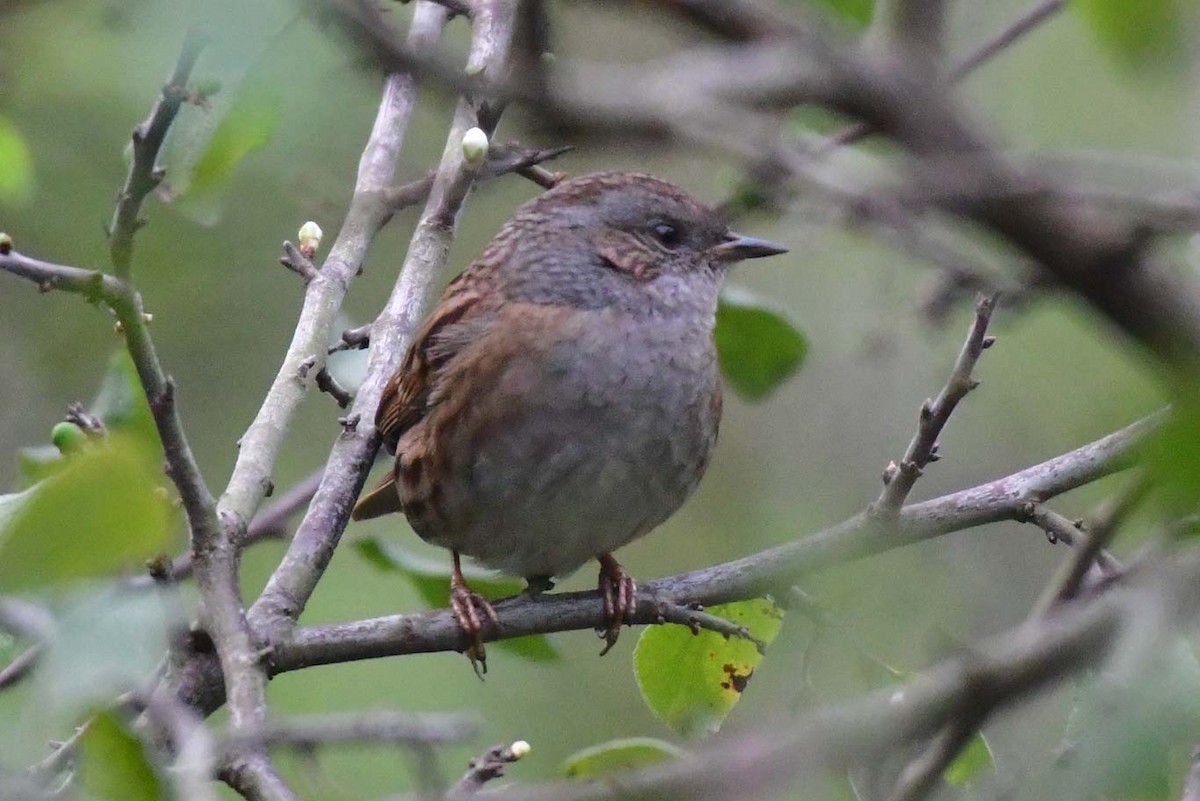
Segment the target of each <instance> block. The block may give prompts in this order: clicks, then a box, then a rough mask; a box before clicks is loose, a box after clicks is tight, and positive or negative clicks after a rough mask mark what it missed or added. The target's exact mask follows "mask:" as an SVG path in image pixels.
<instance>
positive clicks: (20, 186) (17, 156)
mask: <svg viewBox="0 0 1200 801" xmlns="http://www.w3.org/2000/svg"><path fill="white" fill-rule="evenodd" d="M32 196H33V156H32V155H31V154H30V152H29V146H28V145H26V144H25V139H24V138H23V137H22V136H21V132H20V131H18V130H17V129H16V127H15V126H14V125H13V124H12V123H11V122H9V121H8V119H7V118H6V117H2V116H0V204H5V205H10V206H20V205H23V204H24V203H26V202H28V200H29V198H31V197H32Z"/></svg>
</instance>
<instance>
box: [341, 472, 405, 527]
mask: <svg viewBox="0 0 1200 801" xmlns="http://www.w3.org/2000/svg"><path fill="white" fill-rule="evenodd" d="M400 511H403V508H402V507H401V506H400V494H399V493H398V492H396V477H395V475H393V474H392V473H388V475H387V478H385V479H384V480H383V481H381V482H380V483H379V485H378V486H376V487H375V489H373V490H371V491H370V492H368V493H366V494H365V495H363V496H362V497H361V498H359V499H358V503H356V504H354V510H353V511H352V512H350V517H351V518H353V519H354V520H370V519H371V518H373V517H382V516H383V515H390V514H392V513H393V512H400Z"/></svg>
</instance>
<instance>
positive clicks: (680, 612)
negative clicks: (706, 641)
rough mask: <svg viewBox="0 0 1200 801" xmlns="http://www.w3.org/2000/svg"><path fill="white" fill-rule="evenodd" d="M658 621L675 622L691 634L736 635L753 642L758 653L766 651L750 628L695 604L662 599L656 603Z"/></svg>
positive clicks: (765, 647)
mask: <svg viewBox="0 0 1200 801" xmlns="http://www.w3.org/2000/svg"><path fill="white" fill-rule="evenodd" d="M658 612H659V615H658V617H659V619H658V621H657V622H660V623H676V624H678V625H680V626H686V627H687V628H689V629H691V630H692V633H693V634H699V633H700V632H701V631H711V632H715V633H716V634H720V635H721V636H723V637H726V638H728V637H736V638H737V639H739V640H747V641H748V642H752V643H754V647H755V648H757V649H758V652H759V653H760V654H765V653H766V652H767V644H766V643H765V642H763V641H762V640H760V639H759V638H758V637H755V636H754V635H753V634H751V633H750V629H748V628H746V627H745V626H739V625H738V624H737V623H734V622H733V621H731V620H726V619H725V618H723V617H718V616H716V615H710V614H709V613H708V612H705V611H704V609H703V608H702V607H699V606H697V605H693V606H682V605H680V604H677V603H672V602H670V601H662V602H660V603H659V604H658Z"/></svg>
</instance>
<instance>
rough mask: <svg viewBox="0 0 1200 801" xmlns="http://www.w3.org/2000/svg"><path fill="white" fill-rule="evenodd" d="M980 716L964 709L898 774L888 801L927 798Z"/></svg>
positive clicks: (968, 739)
mask: <svg viewBox="0 0 1200 801" xmlns="http://www.w3.org/2000/svg"><path fill="white" fill-rule="evenodd" d="M984 717H985V716H984V715H983V714H981V713H980V711H979V710H968V711H966V712H965V713H964V714H963V716H962V717H961V718H956V719H954V720H952V721H951V722H950V723H948V724H946V727H945V728H943V729H942V730H941V731H940V732H938V733H937V734H935V735H934V737H933V739H932V740H931V741H930V742H929V744H928V745H927V746H926V747H925V748H924V749H923V750H922V751H921V753H920V754H919V755H918V756H917V757H916V758H915V759H913V760H912V761H911V762H909V763H908V764H907V765H905V766H904V769H903V770H902V771H900V777H899V778H898V779H897V780H896V787H895V788H894V789H893V790H892V794H891V795H890V796H888V798H889V801H921V799H923V798H925V797H927V796H928V795H929V794H930V793H931V792H932V791H933V790H934V789H935V788H936V787H937V785H938V783H939V782H940V781H941V778H942V775H943V774H944V773H945V771H946V768H948V767H949V766H950V763H952V762H953V761H954V760H955V759H956V758H957V757H958V755H959V753H961V752H962V750H963V749H964V748H966V746H967V745H968V744H969V743H970V742H971V740H972V739H973V738H974V737H975V736H976V734H977V732H978V731H979V727H980V725H982V724H983V720H984Z"/></svg>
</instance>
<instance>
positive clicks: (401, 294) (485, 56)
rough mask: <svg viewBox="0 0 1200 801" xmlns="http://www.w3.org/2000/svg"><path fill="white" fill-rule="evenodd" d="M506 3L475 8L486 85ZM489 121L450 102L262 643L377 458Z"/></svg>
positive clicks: (329, 544)
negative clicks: (380, 418) (386, 399)
mask: <svg viewBox="0 0 1200 801" xmlns="http://www.w3.org/2000/svg"><path fill="white" fill-rule="evenodd" d="M512 6H513V4H512V2H510V1H509V0H490V2H483V3H480V4H478V5H477V6H476V7H475V8H474V13H473V15H472V45H471V55H470V57H469V59H468V65H467V72H468V73H470V74H477V73H482V75H483V78H484V79H485V80H497V79H498V78H499V76H500V75H501V74H502V71H503V68H504V63H505V58H506V54H507V52H508V46H509V41H510V39H511V36H512V16H513V8H512ZM487 116H489V115H486V114H482V113H481V109H480V108H477V107H476V106H475V104H473V103H472V102H470V101H468V100H465V99H464V100H461V101H460V102H459V104H458V108H457V111H456V113H455V117H454V123H453V125H452V126H451V129H450V133H449V136H448V137H447V140H446V146H445V150H444V151H443V154H442V162H441V166H440V167H439V168H438V173H437V176H436V177H435V178H434V181H433V186H432V189H431V192H430V197H429V201H428V202H427V203H426V206H425V211H424V213H423V214H422V215H421V219H420V221H419V222H418V223H417V227H416V230H415V232H414V233H413V237H412V241H411V242H410V243H409V248H408V254H407V256H406V258H405V262H404V267H403V269H402V271H401V273H400V277H399V280H398V281H397V284H396V287H395V289H394V290H393V291H392V295H391V297H390V298H389V299H388V303H387V306H386V307H385V308H384V310H383V312H382V313H381V314H380V316H379V318H378V319H377V320H376V321H375V324H374V326H373V327H372V331H371V350H370V356H369V358H368V362H367V375H366V378H365V379H364V380H363V383H362V385H361V386H360V387H359V389H358V393H357V394H356V395H355V398H354V405H353V407H352V409H351V411H350V414H349V415H348V417H347V425H346V426H345V428H344V430H343V434H342V437H341V438H340V439H339V440H338V442H337V443H336V444H335V445H334V448H333V451H332V452H331V453H330V456H329V460H328V462H327V463H326V468H325V479H324V480H323V481H322V483H321V487H320V489H318V490H317V495H316V497H315V498H314V499H313V503H312V505H311V506H310V507H309V510H308V514H307V515H305V518H304V521H303V522H302V523H301V524H300V528H299V529H298V530H297V532H296V535H295V536H294V537H293V538H292V543H291V547H289V549H288V552H287V554H286V555H285V556H284V558H283V561H282V562H281V563H280V565H279V567H278V568H277V569H276V570H275V572H274V573H273V574H272V576H271V578H270V580H269V581H268V582H267V586H266V588H265V589H264V590H263V593H262V595H261V596H260V598H259V600H258V601H257V602H256V603H255V604H254V607H253V608H252V609H251V619H252V620H253V621H254V624H255V626H256V627H257V628H258V629H259V631H261V632H263V633H264V634H265V635H266V636H268V637H272V636H274V635H275V634H276V633H278V632H279V631H280V630H281V629H285V628H287V627H289V626H291V625H292V624H293V623H294V622H295V620H296V618H297V617H299V615H300V613H301V611H302V610H303V609H304V606H305V604H306V603H307V602H308V599H309V597H310V596H311V595H312V592H313V590H314V589H315V587H316V585H317V582H318V581H319V580H320V578H321V576H322V574H323V573H324V571H325V567H326V565H328V563H329V560H330V558H332V556H333V550H334V548H335V547H336V545H337V543H338V540H339V538H340V537H341V534H342V531H343V530H344V529H345V527H346V523H347V521H348V519H349V513H350V508H351V506H352V505H353V503H354V500H355V498H356V497H357V496H358V493H359V491H360V490H361V489H362V486H363V483H364V481H365V480H366V475H367V471H368V470H369V469H370V467H371V464H372V463H373V461H374V459H375V454H376V452H377V451H378V449H379V438H378V436H377V434H376V432H375V429H374V426H373V425H371V421H373V420H374V419H375V410H376V408H377V407H378V405H379V399H380V397H381V396H382V394H383V388H384V386H385V384H386V383H387V381H388V379H390V378H391V376H392V374H393V373H394V372H395V371H396V369H397V367H398V366H399V363H400V359H401V357H402V356H403V353H404V351H405V349H406V348H407V346H408V342H409V340H410V339H411V337H412V334H413V332H414V331H415V330H416V327H417V325H418V324H419V323H420V321H421V319H422V318H424V316H425V315H426V314H427V313H428V311H429V309H430V307H431V306H432V304H433V301H434V298H435V293H436V292H437V286H438V282H439V279H440V277H441V276H442V273H443V272H444V271H445V269H446V263H447V259H448V256H449V248H450V243H451V240H452V238H453V235H454V230H455V225H456V221H457V218H458V212H459V209H460V208H461V206H462V203H463V201H464V199H465V198H466V195H467V192H468V191H469V190H470V187H471V185H472V183H473V181H474V178H475V174H476V170H475V169H473V168H471V167H470V166H469V165H467V164H466V162H465V161H464V160H463V156H462V137H463V134H464V133H465V132H466V131H467V129H469V128H471V127H474V126H480V127H484V128H485V130H487V131H488V132H489V134H490V128H491V126H492V125H494V123H495V119H494V118H493V119H491V120H488V119H486V117H487Z"/></svg>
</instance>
